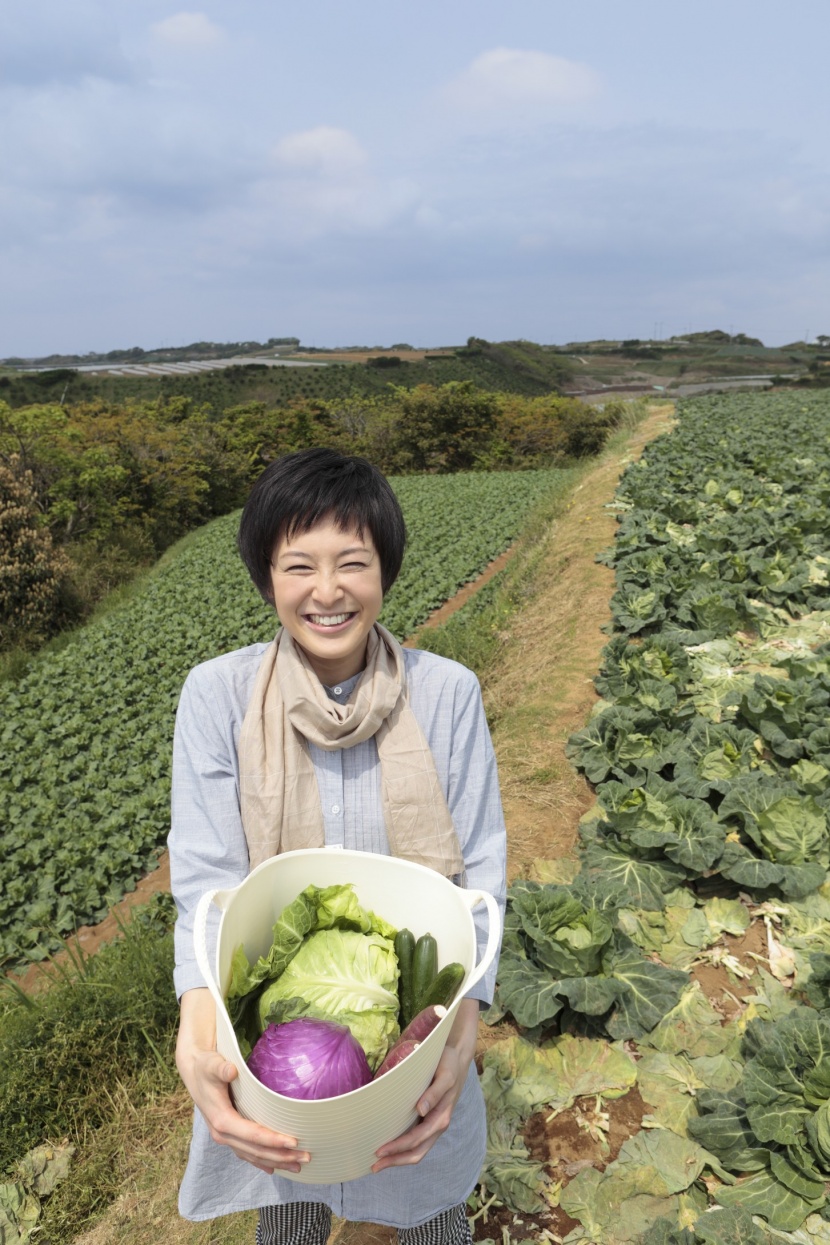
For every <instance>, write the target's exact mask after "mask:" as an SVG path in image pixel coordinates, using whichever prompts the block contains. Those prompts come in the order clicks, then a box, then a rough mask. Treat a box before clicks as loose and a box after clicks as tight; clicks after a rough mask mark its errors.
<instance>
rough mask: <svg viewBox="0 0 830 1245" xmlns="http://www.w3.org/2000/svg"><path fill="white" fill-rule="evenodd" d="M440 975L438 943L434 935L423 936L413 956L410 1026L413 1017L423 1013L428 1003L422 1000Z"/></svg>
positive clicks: (408, 1017) (407, 1020)
mask: <svg viewBox="0 0 830 1245" xmlns="http://www.w3.org/2000/svg"><path fill="white" fill-rule="evenodd" d="M437 973H438V943H437V942H436V941H435V939H434V938H433V936H432V934H421V937H420V938H419V939H418V941H417V942H416V943H415V952H414V954H413V956H412V1011H411V1012H410V1014H409V1015H408V1016H407V1017H406V1024H409V1022H410V1020H411V1019H412V1017H413V1016H417V1014H418V1012H422V1011H423V1010H424V1008H425V1007H426V1003H424V1002H423V1001H422V1000H423V999H424V997H425V996H426V993H427V991H428V990H429V988H430V986H431V985H432V983H433V981H434V980H435V978H436V975H437Z"/></svg>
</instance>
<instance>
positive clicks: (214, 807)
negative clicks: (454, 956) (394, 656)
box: [169, 644, 506, 1227]
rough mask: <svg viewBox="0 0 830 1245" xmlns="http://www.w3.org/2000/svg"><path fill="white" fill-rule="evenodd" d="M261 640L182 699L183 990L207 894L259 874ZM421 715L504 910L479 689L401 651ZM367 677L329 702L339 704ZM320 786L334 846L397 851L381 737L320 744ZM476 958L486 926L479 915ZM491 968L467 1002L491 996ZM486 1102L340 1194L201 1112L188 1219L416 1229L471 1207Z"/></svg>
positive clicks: (456, 670)
mask: <svg viewBox="0 0 830 1245" xmlns="http://www.w3.org/2000/svg"><path fill="white" fill-rule="evenodd" d="M265 647H266V646H265V645H264V644H255V645H251V646H250V647H248V648H244V649H240V650H238V651H237V652H234V653H227V654H225V655H224V656H223V657H217V658H214V659H213V660H212V661H208V662H205V663H203V664H202V665H201V666H197V667H196V668H195V670H192V671H191V673H190V675H189V676H188V678H187V681H186V683H185V686H184V689H183V691H182V696H181V701H180V704H179V709H178V713H177V717H176V733H175V739H174V748H173V804H172V829H171V833H170V839H169V847H170V865H171V877H172V889H173V894H174V896H175V899H176V904H177V906H178V911H179V919H178V921H177V924H176V969H175V984H176V990H177V993H178V994H179V995H181V994H182V993H183V992H184V991H185V990H189V989H192V988H194V987H199V986H203V985H204V981H203V978H202V976H201V973H200V972H199V969H198V967H197V966H196V963H195V957H194V952H193V917H194V913H195V908H196V905H197V903H198V901H199V899H200V897H201V896H202V894H203V893H204V892H205V891H207V890H212V889H214V888H219V889H228V888H230V887H234V886H237V885H238V884H239V883H240V882H241V881H242V880H243V879H244V878H245V877H246V875H247V873H248V851H247V845H246V842H245V835H244V831H243V829H242V821H241V817H240V811H239V766H238V757H237V749H238V743H239V732H240V729H241V726H242V721H243V718H244V716H245V710H246V708H247V705H248V702H249V700H250V696H251V692H252V690H253V685H254V680H255V677H256V673H257V669H258V667H259V663H260V659H261V656H262V653H263V651H264V649H265ZM404 656H405V665H406V678H407V685H408V690H409V698H410V705H411V707H412V711H413V713H414V714H415V717H416V718H417V720H418V722H419V724H420V727H421V729H422V731H423V732H424V735H425V737H426V740H427V743H428V744H429V747H430V750H431V752H432V755H433V758H434V760H435V767H436V770H437V773H438V777H439V780H440V782H441V786H442V789H443V791H444V795H445V797H446V800H447V805H448V807H449V810H450V813H451V815H452V818H453V823H454V825H455V829H456V833H457V835H458V840H459V845H460V847H461V853H462V856H463V859H464V864H465V872H466V881H467V885H469V886H470V887H474V888H476V889H478V890H486V891H489V892H490V894H492V895H494V896H495V898H496V899H497V901H498V903H499V905H500V909H501V910H502V912H503V909H504V900H505V889H506V883H505V861H506V839H505V829H504V818H503V815H502V808H501V799H500V796H499V789H498V776H497V772H496V762H495V756H494V754H493V748H492V744H491V741H490V734H489V731H488V729H487V722H486V719H485V716H484V708H483V705H482V702H481V692H480V689H479V686H478V680H477V679H476V677H475V675H474V674H472V672H471V671H469V670H467V669H466V667H464V666H461V665H459V664H458V663H457V662H452V661H448V660H446V659H445V658H442V657H436V656H435V655H434V654H432V653H426V652H423V651H420V650H418V649H404ZM359 679H360V675H356V676H355V677H354V678H353V679H350V680H348V681H346V682H344V683H342V684H338V685H337V686H336V687H333V688H329V689H327V691H328V694H329V695H330V696H331V697H332V698H333V699H334V700H337V701H339V702H341V703H344V702H345V701H346V700H348V697H349V695H350V694H351V692H352V690H353V689H354V686H355V684H356V683H357V682H358V681H359ZM309 751H310V754H311V759H312V762H313V764H314V770H315V774H316V777H317V784H318V789H319V792H320V803H321V807H322V811H323V823H324V829H325V840H326V844H327V846H335V845H340V846H343V847H345V848H350V849H354V850H358V851H371V852H380V853H383V854H387V855H388V854H389V845H388V842H387V838H386V830H385V826H384V820H383V809H382V802H381V791H380V763H379V761H378V755H377V748H376V745H375V742H374V740H373V739H369V740H367V741H366V742H365V743H362V744H356V745H354V746H353V747H351V748H343V749H338V750H335V751H331V752H327V751H324V750H323V749H321V748H317V747H315V746H314V745H309ZM475 916H476V922H477V928H478V931H479V956H481V954H482V953H483V950H484V946H485V942H486V931H485V929H484V924H485V917H484V915H483V914H480V910H476V913H475ZM495 974H496V964H495V963H494V964H493V965H492V966H491V968H490V969H489V971H488V972H487V973H486V974H485V976H484V977H483V978H482V980H481V981H480V982H479V983H478V985H477V986H476V987H475V988H474V989H473V990H472V991H471V992H470V996H471V997H474V998H478V999H480V1000H481V1001H483V1002H489V1001H490V1000H491V999H492V993H493V987H494V984H495ZM484 1145H485V1126H484V1104H483V1100H482V1096H481V1090H480V1088H479V1085H478V1078H477V1076H476V1074H475V1069H474V1068H471V1069H470V1076H469V1077H468V1080H467V1083H466V1085H465V1087H464V1091H463V1092H462V1095H461V1098H460V1099H459V1101H458V1104H457V1106H456V1109H455V1112H454V1114H453V1119H452V1123H451V1125H450V1127H449V1129H448V1130H447V1132H446V1133H445V1134H444V1135H443V1137H441V1139H440V1140H439V1141H438V1142H437V1143H436V1144H435V1145H434V1146H433V1148H432V1149H431V1150H430V1152H429V1153H428V1154H427V1155H426V1157H425V1158H424V1159H423V1160H422V1161H421V1162H420V1163H418V1164H416V1165H415V1166H412V1167H401V1168H390V1169H387V1170H386V1171H384V1172H381V1173H379V1174H378V1175H371V1176H364V1177H362V1178H361V1179H359V1180H353V1181H349V1182H348V1183H346V1184H340V1185H308V1184H299V1183H297V1182H296V1181H291V1180H287V1179H285V1178H284V1177H282V1176H276V1175H275V1176H268V1175H266V1174H265V1173H264V1172H261V1171H259V1170H258V1169H257V1168H255V1167H253V1166H251V1165H250V1164H248V1163H245V1162H243V1161H242V1160H241V1159H237V1158H236V1157H235V1155H233V1154H232V1152H231V1151H230V1150H229V1149H228V1148H227V1147H226V1146H219V1145H216V1144H215V1143H214V1142H213V1141H212V1140H211V1138H210V1135H209V1133H208V1130H207V1126H206V1124H205V1122H204V1120H203V1118H202V1116H201V1114H200V1113H199V1111H198V1110H197V1111H196V1113H195V1119H194V1131H193V1140H192V1143H191V1151H190V1160H189V1162H188V1167H187V1171H186V1173H185V1178H184V1181H183V1183H182V1188H181V1192H180V1198H179V1209H180V1211H181V1213H182V1215H184V1216H185V1218H188V1219H210V1218H213V1217H215V1216H217V1215H222V1214H228V1213H230V1212H232V1211H240V1210H250V1209H255V1208H258V1207H260V1206H265V1205H270V1204H274V1203H281V1202H289V1201H323V1202H326V1203H327V1204H328V1205H329V1206H330V1207H331V1209H332V1210H333V1211H334V1213H335V1214H336V1215H339V1216H340V1217H342V1218H345V1219H351V1220H365V1221H369V1222H375V1223H384V1224H390V1225H393V1226H396V1227H412V1226H414V1225H415V1224H418V1223H422V1222H424V1221H425V1220H426V1219H430V1218H432V1216H433V1215H435V1214H437V1213H438V1212H439V1211H441V1210H445V1209H447V1208H449V1207H450V1206H454V1205H456V1204H457V1203H458V1202H461V1201H463V1200H464V1199H465V1198H466V1197H467V1196H468V1194H469V1193H470V1192H471V1190H472V1189H473V1187H474V1186H475V1183H476V1181H477V1178H478V1175H479V1172H480V1170H481V1164H482V1161H483V1157H484Z"/></svg>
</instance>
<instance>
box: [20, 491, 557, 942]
mask: <svg viewBox="0 0 830 1245" xmlns="http://www.w3.org/2000/svg"><path fill="white" fill-rule="evenodd" d="M565 478H566V477H565V476H564V475H563V473H561V472H556V471H529V472H521V473H492V474H489V473H481V474H475V475H469V476H464V475H456V476H441V477H407V478H402V479H399V480H396V481H394V486H395V489H396V491H397V493H398V495H399V497H400V500H401V504H402V507H403V509H404V513H405V516H406V519H407V524H408V528H409V532H410V544H409V548H408V550H407V554H406V558H405V561H404V569H403V573H402V575H401V578H400V579H399V581H398V583H397V584H396V585H395V586H394V588H393V589H392V590H391V591H390V593H389V595H388V597H387V601H386V604H385V607H384V612H383V616H382V618H383V621H384V622H385V623H386V625H387V626H389V627H390V629H391V630H392V631H393V632H395V633H396V634H398V635H399V636H401V638H403V637H404V636H405V635H407V634H409V633H411V632H412V630H413V629H414V628H415V627H416V626H417V625H418V624H419V623H421V622H423V621H424V619H425V618H426V617H427V615H428V614H429V612H430V610H431V609H432V608H433V607H434V606H436V605H439V604H441V603H442V602H443V601H444V600H446V599H447V598H448V597H450V596H451V595H452V594H453V593H454V592H455V591H456V590H457V589H458V588H459V587H460V586H461V585H462V584H464V583H466V582H467V581H469V580H471V579H473V578H475V576H476V575H477V574H478V573H479V572H480V571H481V570H482V569H483V567H484V566H485V565H486V564H487V563H488V562H489V561H490V560H491V559H492V558H493V557H495V556H496V555H498V554H499V553H500V552H502V550H504V549H505V548H506V547H507V545H509V543H510V542H511V540H512V539H513V538H514V537H515V536H516V535H517V533H518V532H519V530H520V528H521V526H522V523H523V522H524V520H525V518H526V516H527V514H528V511H529V510H530V508H531V507H532V506H533V505H534V504H535V503H536V502H537V501H538V500H540V499H541V498H542V497H543V496H545V495H549V494H551V493H552V492H554V491H555V490H557V489H558V488H560V487H562V481H563V480H564V479H565ZM237 521H238V517H237V516H236V515H229V516H227V517H226V518H223V519H219V520H216V521H214V522H213V523H212V524H209V525H208V526H207V527H205V528H203V529H201V530H200V531H199V532H198V533H196V534H194V535H193V536H191V537H190V538H188V539H187V540H186V541H185V542H183V543H182V545H181V546H179V547H178V548H177V549H176V550H174V551H172V552H171V554H169V555H168V556H167V557H166V558H165V559H163V560H162V562H161V563H160V564H159V566H158V567H157V569H156V571H155V573H154V574H153V575H152V577H151V578H150V579H149V580H148V582H147V584H146V587H145V588H144V590H143V591H142V592H141V593H140V594H139V595H137V596H136V597H135V598H134V599H133V600H132V601H130V602H129V603H128V604H127V605H125V606H124V607H122V608H121V609H119V610H118V611H117V612H114V613H112V614H109V615H108V616H105V617H104V618H102V619H101V620H99V621H97V622H94V623H93V624H91V625H89V626H87V627H85V628H84V629H83V630H82V631H80V632H79V633H78V634H77V636H76V637H75V638H74V639H73V641H72V642H71V644H69V645H68V646H67V647H66V648H64V649H63V650H62V651H60V652H57V653H51V654H50V653H45V654H43V655H42V656H41V658H40V659H39V660H37V661H36V662H35V663H34V664H33V667H32V669H31V670H30V672H29V673H28V674H27V675H26V676H25V677H24V678H23V679H21V680H20V681H19V682H18V683H17V684H7V685H5V686H4V687H2V688H1V689H0V721H2V723H3V725H2V728H0V843H2V864H0V962H3V961H5V962H9V961H16V960H19V959H21V958H25V957H33V958H40V957H42V956H43V955H45V954H46V953H47V951H48V950H49V949H50V948H51V947H54V945H55V943H56V939H57V936H59V935H64V934H66V933H68V932H70V931H72V930H74V929H75V928H76V927H77V926H78V925H79V924H82V923H84V922H94V921H96V920H100V919H101V918H102V917H103V916H104V915H105V914H106V911H107V909H108V908H109V907H110V906H111V905H112V904H113V903H114V902H116V901H117V900H118V899H120V898H121V896H122V895H123V893H124V892H125V890H129V889H131V888H132V886H133V885H134V883H135V880H136V879H137V878H138V877H140V876H141V874H142V873H143V872H146V870H147V869H148V868H149V867H152V865H153V863H154V862H155V860H156V858H157V856H158V854H159V851H160V850H161V848H162V846H163V844H164V841H165V839H166V835H167V830H168V826H169V765H170V748H171V740H172V729H173V716H174V713H175V708H176V704H177V700H178V695H179V691H180V688H181V685H182V683H183V681H184V678H185V676H186V674H187V671H188V670H189V669H190V668H191V667H192V666H193V665H195V664H197V663H198V662H200V661H203V660H205V659H207V658H209V657H212V656H214V655H216V654H218V653H221V652H225V651H228V650H230V649H233V648H237V647H240V646H242V645H245V644H250V643H254V642H256V641H259V640H264V639H268V638H270V636H271V635H272V634H273V631H274V622H273V615H272V613H271V611H270V610H269V609H268V608H267V607H266V606H265V604H264V603H263V601H262V600H261V599H260V598H259V596H258V595H257V593H256V592H255V590H254V589H253V587H252V586H251V584H250V581H249V580H248V577H247V573H246V572H245V570H244V567H243V566H242V563H241V562H240V560H239V558H238V556H237V554H236V550H235V533H236V525H237Z"/></svg>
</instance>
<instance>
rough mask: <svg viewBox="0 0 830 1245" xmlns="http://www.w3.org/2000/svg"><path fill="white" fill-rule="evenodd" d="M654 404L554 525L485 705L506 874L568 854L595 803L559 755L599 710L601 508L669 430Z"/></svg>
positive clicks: (665, 409)
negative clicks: (489, 722)
mask: <svg viewBox="0 0 830 1245" xmlns="http://www.w3.org/2000/svg"><path fill="white" fill-rule="evenodd" d="M672 411H673V408H672V407H671V406H670V405H668V406H666V405H661V406H657V407H653V408H651V409H650V412H649V415H648V417H647V418H646V419H645V420H644V421H643V422H642V423H641V424H640V425H639V427H638V428H637V429H636V430H634V432H633V433H631V434H628V435H626V436H617V437H615V438H614V441H613V442H612V443H611V445H610V446H609V448H608V450H606V452H605V453H604V454H603V455H602V457H601V459H600V461H599V463H598V464H597V465H596V467H594V468H593V469H592V470H591V471H590V472H588V473H587V474H586V475H585V477H584V478H583V480H582V483H581V484H579V485H578V486H577V487H576V489H575V490H574V494H573V498H572V500H571V502H570V503H569V505H568V508H567V510H566V512H565V513H564V514H563V515H562V517H561V518H559V519H557V520H556V521H555V522H554V523H552V524H551V527H550V530H549V532H548V534H547V538H546V541H545V552H544V554H543V557H542V560H541V562H540V564H539V566H538V569H537V573H536V591H535V592H534V594H533V597H532V599H530V600H529V601H528V602H527V604H526V606H525V608H524V609H523V610H522V611H521V612H520V613H519V614H518V615H516V616H515V618H514V620H513V622H512V624H511V627H510V634H509V635H508V636H506V637H505V643H504V645H503V648H502V652H501V655H500V659H499V662H498V664H497V668H496V669H495V670H494V671H493V673H492V675H491V676H490V677H489V678H488V680H487V682H486V686H485V699H486V703H487V709H488V714H489V715H490V717H491V719H492V720H493V721H494V722H495V728H494V743H495V747H496V754H497V756H498V760H499V773H500V778H501V787H502V797H503V800H504V807H505V817H506V820H507V831H508V874H509V876H510V877H511V878H514V877H517V876H519V875H521V874H524V873H526V872H527V871H528V870H529V868H530V866H531V864H532V861H533V860H534V859H537V858H540V857H541V858H544V857H546V856H548V857H551V856H561V855H563V854H566V853H567V852H568V851H569V850H570V849H571V848H572V847H573V844H574V842H575V839H576V831H577V824H578V821H579V818H580V816H581V815H582V813H583V812H585V811H586V809H587V808H589V807H590V805H591V803H592V802H593V793H592V792H591V789H590V787H589V786H588V784H587V783H586V782H585V780H584V779H583V778H582V777H581V776H580V775H579V774H577V773H576V772H575V771H574V770H573V769H572V768H571V766H570V764H569V762H568V761H567V759H566V757H565V751H564V750H565V744H566V742H567V740H568V737H569V736H570V735H571V734H572V733H573V732H574V731H576V730H579V729H580V728H581V727H582V726H583V725H584V724H585V722H586V721H587V719H588V716H589V714H590V712H591V708H592V706H593V705H594V704H595V703H596V699H597V697H596V693H595V691H594V687H593V682H592V679H593V676H594V674H595V673H596V671H597V669H598V667H599V662H600V654H601V651H602V649H603V647H604V645H605V643H606V640H607V636H606V634H605V633H604V632H603V631H602V630H601V628H602V627H603V626H604V624H605V623H607V622H608V621H609V619H610V612H609V608H608V602H609V599H610V597H611V594H612V592H613V587H614V576H613V572H612V571H610V570H609V569H608V568H607V567H605V566H601V565H599V564H598V563H597V562H596V561H595V559H596V555H597V554H598V553H600V552H601V551H602V550H603V549H605V548H607V547H608V546H609V545H610V544H611V543H612V542H613V539H614V533H615V529H616V520H615V517H614V512H613V511H611V510H609V509H607V507H608V504H609V503H610V502H611V500H612V498H613V495H614V491H615V489H616V486H617V482H618V480H619V477H620V474H621V473H622V470H623V469H624V467H625V466H626V465H627V463H629V462H630V461H631V460H632V459H633V458H636V457H639V454H640V453H641V452H642V449H643V447H644V446H645V445H646V444H647V442H648V441H650V440H652V439H653V438H654V437H655V436H658V435H660V433H662V432H664V431H666V430H667V429H668V427H669V426H670V417H671V414H672Z"/></svg>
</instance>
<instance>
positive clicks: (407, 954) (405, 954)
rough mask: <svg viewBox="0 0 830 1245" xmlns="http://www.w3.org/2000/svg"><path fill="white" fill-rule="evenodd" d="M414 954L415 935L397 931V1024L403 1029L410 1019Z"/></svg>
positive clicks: (408, 931)
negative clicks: (398, 972) (398, 971)
mask: <svg viewBox="0 0 830 1245" xmlns="http://www.w3.org/2000/svg"><path fill="white" fill-rule="evenodd" d="M414 954H415V935H414V934H413V933H412V931H411V930H408V929H399V930H398V932H397V934H396V935H395V955H396V956H397V957H398V968H399V970H400V974H401V975H400V978H399V979H398V1023H399V1025H400V1027H401V1029H405V1028H406V1026H407V1025H408V1024H409V1021H410V1019H411V1018H412V1015H413V1012H412V1006H413V997H412V957H413V956H414Z"/></svg>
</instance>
